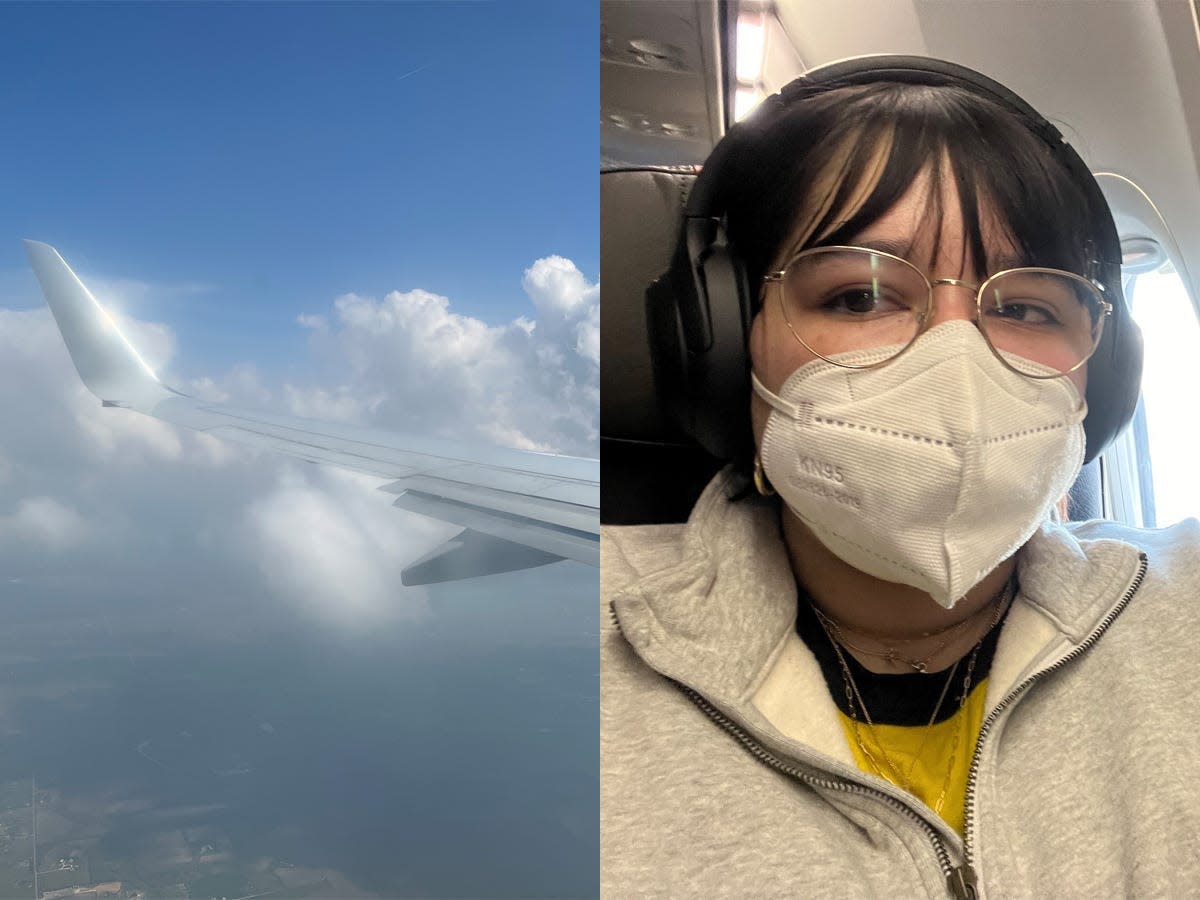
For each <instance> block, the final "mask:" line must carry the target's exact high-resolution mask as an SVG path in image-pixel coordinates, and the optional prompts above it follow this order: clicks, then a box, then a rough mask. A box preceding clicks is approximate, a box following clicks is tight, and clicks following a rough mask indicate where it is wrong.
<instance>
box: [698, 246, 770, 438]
mask: <svg viewBox="0 0 1200 900" xmlns="http://www.w3.org/2000/svg"><path fill="white" fill-rule="evenodd" d="M697 267H698V269H699V272H698V274H699V276H700V278H699V279H698V280H699V282H700V284H701V285H703V290H702V296H701V298H700V300H701V304H702V309H704V311H705V312H706V313H707V316H708V321H709V323H710V328H711V335H712V339H711V342H710V344H709V346H708V348H707V349H706V350H692V351H690V352H688V353H687V356H686V359H685V363H684V364H685V366H686V374H685V382H686V391H687V407H688V410H689V412H690V420H691V423H690V428H689V429H688V430H689V433H690V434H691V435H692V436H693V437H694V438H695V439H696V440H697V441H699V442H700V445H701V446H702V447H704V449H705V450H707V451H708V452H709V453H710V454H712V455H713V456H715V457H717V458H718V459H735V458H737V457H739V456H741V455H745V453H746V450H747V449H748V447H750V446H751V445H752V442H753V439H752V435H751V432H750V407H749V404H750V359H749V354H748V350H747V347H748V341H749V338H750V322H751V319H752V309H753V304H752V302H751V297H750V286H749V284H748V282H747V278H746V272H745V268H744V266H743V265H742V264H741V261H740V260H738V259H737V257H736V256H734V255H733V254H732V253H731V252H730V250H729V246H728V244H727V243H726V241H725V236H724V233H723V232H720V231H718V234H717V238H716V240H715V241H714V242H713V243H712V244H711V245H710V246H709V247H708V249H707V250H706V251H705V253H704V254H703V257H702V258H701V259H700V261H699V262H698V264H697Z"/></svg>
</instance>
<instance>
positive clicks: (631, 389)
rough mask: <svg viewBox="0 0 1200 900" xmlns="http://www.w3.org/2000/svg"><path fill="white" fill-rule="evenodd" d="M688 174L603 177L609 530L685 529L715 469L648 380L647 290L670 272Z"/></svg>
mask: <svg viewBox="0 0 1200 900" xmlns="http://www.w3.org/2000/svg"><path fill="white" fill-rule="evenodd" d="M695 180H696V170H695V169H693V168H691V167H687V168H666V167H662V168H649V167H647V168H629V169H613V170H608V171H605V172H602V173H601V175H600V283H601V284H603V285H604V288H603V292H604V301H603V303H601V304H600V358H601V361H602V364H601V366H600V459H601V466H602V472H603V474H602V477H601V479H600V487H601V502H600V508H601V519H602V521H604V522H605V524H615V525H634V524H648V523H654V522H682V521H684V520H686V519H687V516H688V513H689V512H690V511H691V508H692V506H693V505H694V503H695V501H696V498H697V497H699V495H700V491H701V490H703V488H704V485H705V484H706V483H707V482H708V481H709V479H710V478H711V477H712V475H713V474H714V473H715V472H716V471H717V469H718V468H720V465H721V463H720V462H719V461H717V460H715V459H713V458H712V457H711V456H709V455H708V454H706V453H705V452H704V451H703V450H701V449H700V448H699V446H698V445H697V444H696V443H695V442H694V441H693V440H691V438H688V437H687V436H685V435H683V434H682V433H681V432H680V431H679V430H678V429H677V428H675V427H674V426H673V425H672V423H671V422H670V420H669V419H668V418H667V417H666V416H665V415H664V413H663V411H662V409H661V407H660V404H659V399H658V391H657V389H656V384H655V379H654V365H653V360H652V357H651V353H650V336H649V334H650V332H649V323H648V322H647V319H646V288H647V287H649V286H650V284H651V283H652V282H653V281H654V280H655V279H657V278H658V277H659V276H661V275H662V274H663V273H664V272H666V271H667V269H668V268H670V264H671V257H672V255H673V254H674V253H675V250H676V247H677V245H678V242H679V232H680V228H681V227H682V222H683V208H684V205H685V204H686V202H687V197H688V193H689V191H690V190H691V187H692V184H693V183H694V182H695Z"/></svg>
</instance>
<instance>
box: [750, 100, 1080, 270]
mask: <svg viewBox="0 0 1200 900" xmlns="http://www.w3.org/2000/svg"><path fill="white" fill-rule="evenodd" d="M755 147H756V152H755V154H754V158H753V159H747V160H745V161H744V163H743V165H744V166H745V168H744V169H743V171H749V172H753V173H754V177H753V179H752V182H751V183H750V184H746V183H743V184H742V185H740V188H741V189H740V190H738V191H737V192H736V193H735V194H733V195H732V196H731V199H730V203H729V205H728V211H727V228H728V233H729V236H730V240H731V242H732V243H733V244H734V247H735V249H736V251H737V252H738V254H739V255H740V256H741V257H742V259H743V260H744V261H745V262H746V266H747V273H748V275H749V276H750V278H751V279H752V282H751V283H752V284H757V283H759V282H761V279H762V276H763V275H764V274H765V273H766V272H767V271H768V267H769V266H775V267H778V266H781V265H783V264H785V263H786V259H787V258H788V257H790V256H791V255H794V254H795V253H798V252H800V251H801V250H804V249H807V248H809V247H813V246H828V245H836V244H847V243H852V242H853V240H854V238H855V237H856V236H857V235H858V234H859V233H861V232H862V231H863V230H865V229H866V228H867V227H868V226H870V225H871V224H873V223H874V222H876V221H878V220H879V219H880V218H881V217H883V216H884V215H885V214H886V213H887V212H888V211H889V210H891V209H892V208H893V207H894V206H895V205H896V203H897V202H899V201H900V199H901V198H902V197H903V196H904V194H905V193H906V192H908V191H909V190H910V189H911V188H912V186H913V184H914V183H916V182H917V180H918V179H919V178H920V177H921V176H922V173H928V182H927V187H928V195H927V197H926V210H927V213H926V215H925V217H924V220H923V223H922V229H921V231H922V234H921V235H914V239H916V238H918V237H921V236H923V235H924V234H929V235H930V236H931V237H932V242H933V246H934V253H935V254H936V252H937V249H938V245H939V244H940V238H941V232H942V224H943V222H944V219H945V212H946V210H945V208H944V202H945V196H946V190H945V189H946V188H947V187H948V186H949V185H948V184H947V179H953V183H954V186H955V188H956V193H957V197H958V206H959V210H958V211H959V213H960V215H961V218H962V222H963V227H964V230H965V234H964V235H963V252H964V263H965V262H966V259H965V256H966V254H968V253H969V254H970V256H971V258H972V259H973V260H975V261H976V262H977V266H978V268H979V269H980V271H981V274H991V273H992V271H993V269H995V268H996V264H997V263H998V262H999V261H1000V260H1003V261H1004V262H1005V263H1010V264H1018V265H1030V266H1046V267H1051V268H1059V269H1065V270H1067V271H1071V272H1074V273H1076V274H1079V275H1083V276H1085V277H1094V276H1095V274H1096V272H1095V266H1094V265H1093V260H1092V256H1093V255H1094V251H1093V250H1092V248H1091V242H1090V240H1089V236H1090V233H1091V228H1090V224H1089V220H1088V212H1087V200H1086V197H1085V196H1084V194H1083V192H1082V191H1081V189H1080V188H1079V187H1078V185H1076V184H1075V183H1074V181H1073V180H1072V178H1071V177H1070V175H1069V173H1068V172H1067V170H1066V169H1065V168H1064V166H1063V165H1062V164H1061V163H1060V162H1059V161H1058V160H1057V159H1055V158H1054V156H1053V153H1052V151H1051V150H1050V148H1049V147H1048V146H1047V145H1046V144H1045V143H1043V142H1042V140H1041V139H1040V138H1038V137H1037V136H1036V135H1035V134H1033V133H1032V132H1031V131H1030V130H1029V128H1028V127H1027V126H1026V124H1025V123H1024V122H1022V121H1021V120H1020V119H1019V118H1017V117H1016V116H1015V115H1013V114H1012V113H1010V112H1009V111H1007V110H1005V109H1003V108H1002V107H1000V106H998V105H996V104H994V103H992V102H991V101H989V100H987V99H984V98H981V97H979V96H977V95H976V94H973V93H971V92H968V91H966V90H964V89H962V88H957V87H953V86H924V85H923V86H914V85H908V84H892V83H887V84H872V85H864V86H854V87H844V88H836V89H833V90H830V91H828V92H826V93H825V94H823V95H821V96H819V97H816V98H813V99H812V100H809V101H806V102H805V103H801V104H798V105H797V108H796V109H795V110H793V111H789V113H788V114H787V115H786V116H784V117H783V119H782V121H776V122H774V123H773V124H772V126H771V128H770V129H768V130H767V132H766V133H764V134H763V135H762V137H761V140H759V141H756V142H755ZM1014 257H1015V258H1014Z"/></svg>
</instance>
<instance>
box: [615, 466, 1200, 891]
mask: <svg viewBox="0 0 1200 900" xmlns="http://www.w3.org/2000/svg"><path fill="white" fill-rule="evenodd" d="M601 548H602V549H601V553H602V558H601V598H602V602H603V608H602V616H603V618H604V623H605V627H604V630H603V633H602V637H601V666H602V671H601V675H602V686H601V890H602V894H603V896H605V897H610V898H624V897H937V898H944V897H947V896H955V895H959V896H969V887H970V886H973V888H974V891H975V893H976V894H977V895H978V896H980V897H988V898H995V897H1087V898H1095V897H1182V896H1200V733H1198V732H1200V728H1198V726H1200V708H1198V705H1197V700H1196V697H1197V694H1198V687H1200V653H1198V652H1197V637H1198V635H1200V523H1197V522H1196V521H1194V520H1189V521H1187V522H1184V523H1181V524H1180V525H1177V526H1175V527H1173V528H1169V529H1164V530H1160V531H1136V530H1133V529H1127V528H1123V527H1120V526H1117V525H1115V524H1113V523H1107V522H1092V523H1088V524H1085V525H1079V526H1071V527H1069V528H1064V527H1060V526H1055V525H1049V524H1047V525H1046V526H1045V527H1044V528H1043V529H1042V530H1041V531H1039V532H1038V533H1037V534H1036V535H1035V536H1034V537H1033V539H1032V540H1031V541H1030V542H1029V543H1028V544H1027V545H1026V546H1025V547H1024V548H1023V549H1022V551H1021V555H1020V561H1019V573H1020V584H1021V590H1020V594H1019V596H1018V598H1017V600H1016V601H1015V602H1014V605H1013V608H1012V610H1011V611H1010V613H1009V615H1008V617H1007V619H1006V620H1005V624H1004V629H1003V632H1002V633H1001V635H1000V640H999V645H998V647H997V650H996V656H995V660H994V661H993V664H992V669H991V672H990V674H989V677H988V688H987V709H988V710H989V712H988V714H987V715H986V717H985V720H984V725H983V730H982V733H981V737H980V741H979V745H978V749H977V751H976V756H975V760H974V764H973V774H972V777H971V782H970V784H969V786H968V789H967V798H968V799H967V813H966V840H965V841H964V840H961V839H960V838H959V836H958V835H957V834H956V833H955V832H954V831H953V830H952V829H950V828H949V827H948V826H946V825H945V824H944V823H943V822H942V820H941V819H940V818H939V817H938V816H937V815H936V814H935V813H934V812H933V811H932V810H931V809H929V808H928V807H927V806H925V805H924V804H923V803H921V802H920V801H919V800H917V799H915V798H913V797H911V796H909V795H908V794H906V793H905V792H904V791H902V790H900V789H899V788H897V787H895V786H893V785H891V784H889V783H888V782H886V781H884V780H882V779H879V778H876V777H874V776H872V775H868V774H866V773H864V772H862V771H861V770H859V769H858V768H857V767H856V766H855V764H854V761H853V757H852V756H851V753H850V748H849V746H848V745H847V742H846V738H845V736H844V732H843V730H842V727H841V725H840V724H839V721H838V718H837V713H836V709H835V707H834V705H833V701H832V700H831V699H830V696H829V693H828V689H827V688H826V684H825V681H824V679H823V677H822V675H821V672H820V669H819V667H818V665H817V662H816V660H815V659H814V658H813V656H812V654H811V653H810V652H809V651H808V649H807V647H806V646H805V645H804V643H803V642H802V641H801V640H800V638H799V637H798V636H797V634H796V632H795V629H794V622H795V612H796V590H795V585H794V581H793V579H792V574H791V570H790V569H789V567H788V561H787V558H786V554H785V551H784V547H783V543H782V540H781V538H780V536H779V530H778V517H777V514H776V511H775V507H774V506H773V505H771V504H768V503H766V502H763V501H759V500H757V499H755V500H748V501H742V502H739V503H730V502H728V501H727V500H726V498H725V476H723V475H722V476H718V477H717V479H716V480H715V481H714V482H713V483H712V484H711V485H709V487H708V489H707V490H706V492H705V494H704V495H703V497H702V498H701V499H700V501H699V502H698V503H697V505H696V508H695V510H694V511H693V513H692V516H691V519H690V520H689V522H688V523H687V524H686V525H669V526H639V527H631V528H610V529H606V530H605V531H604V533H603V536H602V541H601Z"/></svg>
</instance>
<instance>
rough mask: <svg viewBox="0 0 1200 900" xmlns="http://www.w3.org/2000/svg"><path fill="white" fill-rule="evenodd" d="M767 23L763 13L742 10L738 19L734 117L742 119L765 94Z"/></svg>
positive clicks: (738, 119)
mask: <svg viewBox="0 0 1200 900" xmlns="http://www.w3.org/2000/svg"><path fill="white" fill-rule="evenodd" d="M766 41H767V23H766V16H765V15H764V14H763V13H742V14H741V15H740V16H738V21H737V51H736V54H737V55H736V68H735V71H736V72H737V89H736V91H735V92H734V96H733V118H734V120H735V121H738V122H740V121H741V120H742V119H744V118H746V116H748V115H750V111H751V110H753V109H754V107H756V106H758V104H759V103H761V102H762V100H763V98H764V97H766V91H765V90H764V89H763V84H762V71H763V58H764V51H765V50H766Z"/></svg>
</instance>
